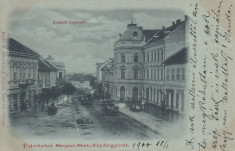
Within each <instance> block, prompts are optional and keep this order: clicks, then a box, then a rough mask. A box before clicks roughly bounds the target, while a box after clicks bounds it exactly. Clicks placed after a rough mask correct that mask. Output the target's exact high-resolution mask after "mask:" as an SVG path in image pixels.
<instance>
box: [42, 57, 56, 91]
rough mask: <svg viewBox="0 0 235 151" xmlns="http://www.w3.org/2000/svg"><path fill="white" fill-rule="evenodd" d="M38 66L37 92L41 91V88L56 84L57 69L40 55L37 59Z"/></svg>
mask: <svg viewBox="0 0 235 151" xmlns="http://www.w3.org/2000/svg"><path fill="white" fill-rule="evenodd" d="M38 66H39V68H38V88H39V92H41V89H43V88H51V87H53V86H56V77H57V71H58V69H57V68H56V67H55V66H54V65H52V64H51V63H50V62H48V61H47V60H46V59H44V58H42V57H40V59H39V61H38Z"/></svg>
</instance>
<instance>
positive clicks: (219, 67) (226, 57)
mask: <svg viewBox="0 0 235 151" xmlns="http://www.w3.org/2000/svg"><path fill="white" fill-rule="evenodd" d="M203 2H205V1H199V2H194V3H192V4H191V7H192V9H191V10H192V12H191V18H190V22H189V34H190V36H189V37H190V44H189V47H190V50H192V51H191V52H190V55H189V70H190V71H189V74H190V84H189V89H188V95H189V106H190V110H189V115H188V117H187V120H188V123H189V125H188V127H189V129H188V131H189V133H190V136H189V137H188V138H186V139H185V145H186V146H187V148H188V149H191V150H199V151H201V150H221V151H227V150H229V144H233V143H234V142H233V140H234V136H233V134H232V132H231V131H230V129H228V119H229V116H230V114H229V110H231V107H230V106H231V105H230V104H231V101H233V100H231V98H230V97H229V95H230V93H231V92H232V91H231V90H229V86H230V84H231V81H232V79H231V76H230V74H231V69H232V68H233V67H232V65H231V64H232V63H233V61H234V58H233V57H232V55H230V54H231V52H232V38H231V33H232V28H231V26H232V23H231V22H232V18H231V17H232V10H233V9H232V8H233V6H232V4H230V3H229V1H228V0H227V1H226V2H225V1H224V0H215V1H213V5H211V6H210V8H208V7H206V9H205V7H202V6H203Z"/></svg>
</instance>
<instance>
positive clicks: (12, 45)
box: [7, 38, 40, 59]
mask: <svg viewBox="0 0 235 151" xmlns="http://www.w3.org/2000/svg"><path fill="white" fill-rule="evenodd" d="M7 48H8V50H9V55H10V56H16V57H25V58H35V59H38V58H39V57H40V55H39V54H38V53H36V52H35V51H33V50H32V49H30V48H28V47H26V46H25V45H23V44H21V43H20V42H18V41H16V40H15V39H13V38H9V39H8V45H7Z"/></svg>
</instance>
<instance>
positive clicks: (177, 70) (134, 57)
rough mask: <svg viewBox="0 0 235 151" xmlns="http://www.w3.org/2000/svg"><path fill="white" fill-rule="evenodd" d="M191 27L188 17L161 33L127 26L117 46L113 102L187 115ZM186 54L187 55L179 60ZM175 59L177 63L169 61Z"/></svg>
mask: <svg viewBox="0 0 235 151" xmlns="http://www.w3.org/2000/svg"><path fill="white" fill-rule="evenodd" d="M187 26H188V17H187V16H185V20H184V21H181V20H176V21H175V22H172V25H171V26H169V27H164V26H163V27H162V29H159V30H144V29H143V28H142V27H140V26H137V24H133V23H131V24H129V25H127V29H126V31H125V32H124V33H123V35H120V38H119V39H118V40H117V41H116V42H115V44H114V80H113V82H114V91H113V92H114V94H113V98H114V99H116V100H120V101H142V102H143V103H145V104H154V105H156V106H160V107H164V108H170V109H173V110H177V111H183V110H184V107H182V106H184V104H185V103H184V100H185V96H184V93H185V89H186V83H185V82H186V77H185V73H186V70H187V68H186V65H187V64H186V63H187V60H186V59H185V58H187V38H186V37H187V28H186V27H187ZM182 50H185V51H184V52H185V55H181V56H178V58H177V57H175V55H176V54H177V53H179V52H181V51H182ZM172 57H173V58H175V60H174V61H171V63H169V61H166V60H167V59H169V58H172ZM182 59H183V60H185V61H184V62H181V63H180V64H178V63H177V60H182ZM167 63H168V64H167ZM169 77H171V78H169ZM179 106H181V107H179Z"/></svg>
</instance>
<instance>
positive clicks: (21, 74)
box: [13, 72, 36, 81]
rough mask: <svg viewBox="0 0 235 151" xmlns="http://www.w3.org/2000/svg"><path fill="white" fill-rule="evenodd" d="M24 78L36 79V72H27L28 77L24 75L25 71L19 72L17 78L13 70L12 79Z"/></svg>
mask: <svg viewBox="0 0 235 151" xmlns="http://www.w3.org/2000/svg"><path fill="white" fill-rule="evenodd" d="M25 79H34V80H36V73H33V74H31V73H28V77H26V73H20V74H19V79H18V78H17V72H14V74H13V80H14V81H16V80H25Z"/></svg>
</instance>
